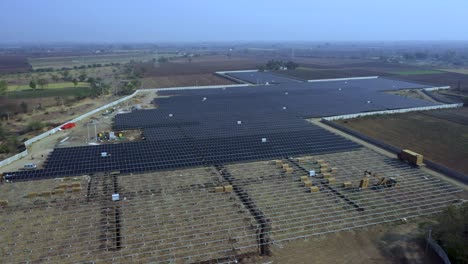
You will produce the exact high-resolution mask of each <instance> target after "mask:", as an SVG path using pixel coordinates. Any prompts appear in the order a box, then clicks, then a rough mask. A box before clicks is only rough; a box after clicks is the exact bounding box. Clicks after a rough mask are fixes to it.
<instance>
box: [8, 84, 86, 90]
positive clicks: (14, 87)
mask: <svg viewBox="0 0 468 264" xmlns="http://www.w3.org/2000/svg"><path fill="white" fill-rule="evenodd" d="M70 87H75V84H74V83H73V82H56V83H49V84H47V85H46V86H45V88H46V89H63V88H70ZM76 87H89V83H86V82H78V83H77V84H76ZM37 89H38V90H39V89H40V88H37ZM20 90H32V89H31V87H29V84H14V85H8V91H20Z"/></svg>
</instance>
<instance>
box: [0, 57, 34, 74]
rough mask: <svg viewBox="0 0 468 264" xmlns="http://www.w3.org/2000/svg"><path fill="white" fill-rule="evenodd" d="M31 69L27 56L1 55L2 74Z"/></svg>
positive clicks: (0, 66)
mask: <svg viewBox="0 0 468 264" xmlns="http://www.w3.org/2000/svg"><path fill="white" fill-rule="evenodd" d="M30 69H31V65H29V63H28V60H27V58H26V56H22V55H0V74H4V73H20V72H27V71H29V70H30Z"/></svg>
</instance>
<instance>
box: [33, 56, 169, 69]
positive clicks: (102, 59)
mask: <svg viewBox="0 0 468 264" xmlns="http://www.w3.org/2000/svg"><path fill="white" fill-rule="evenodd" d="M161 56H167V54H157V53H142V54H141V53H140V54H137V53H124V54H122V53H118V54H106V55H89V56H67V57H44V58H29V59H28V60H29V63H31V65H32V67H33V69H40V68H63V67H68V68H72V67H74V66H81V65H92V64H109V63H127V62H130V61H132V60H134V61H149V60H152V59H158V58H159V57H161ZM169 56H173V55H169Z"/></svg>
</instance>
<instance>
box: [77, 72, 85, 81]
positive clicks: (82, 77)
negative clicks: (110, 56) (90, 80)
mask: <svg viewBox="0 0 468 264" xmlns="http://www.w3.org/2000/svg"><path fill="white" fill-rule="evenodd" d="M86 77H87V75H86V73H84V72H82V73H80V75H79V76H78V80H80V82H84V81H85V80H86Z"/></svg>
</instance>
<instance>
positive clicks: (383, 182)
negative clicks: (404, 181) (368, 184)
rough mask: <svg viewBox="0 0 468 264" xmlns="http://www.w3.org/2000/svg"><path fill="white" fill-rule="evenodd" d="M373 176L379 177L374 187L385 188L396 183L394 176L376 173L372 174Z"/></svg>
mask: <svg viewBox="0 0 468 264" xmlns="http://www.w3.org/2000/svg"><path fill="white" fill-rule="evenodd" d="M372 176H374V177H375V178H377V179H379V181H378V182H377V184H375V185H374V188H385V187H394V186H395V185H396V184H397V181H396V179H395V178H392V177H389V178H385V177H381V176H379V175H377V174H373V175H372Z"/></svg>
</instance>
